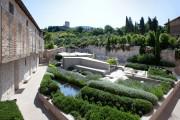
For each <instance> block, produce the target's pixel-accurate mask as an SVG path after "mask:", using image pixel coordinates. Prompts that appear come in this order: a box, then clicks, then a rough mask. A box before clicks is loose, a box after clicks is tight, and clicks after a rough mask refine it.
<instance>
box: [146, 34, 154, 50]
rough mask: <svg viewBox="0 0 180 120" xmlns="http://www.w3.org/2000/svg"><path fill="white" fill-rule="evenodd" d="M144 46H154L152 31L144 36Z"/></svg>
mask: <svg viewBox="0 0 180 120" xmlns="http://www.w3.org/2000/svg"><path fill="white" fill-rule="evenodd" d="M146 44H147V45H149V46H152V47H154V46H155V33H154V31H149V32H148V33H147V35H146Z"/></svg>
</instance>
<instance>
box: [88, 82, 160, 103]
mask: <svg viewBox="0 0 180 120" xmlns="http://www.w3.org/2000/svg"><path fill="white" fill-rule="evenodd" d="M88 86H90V87H93V88H97V89H100V90H103V91H107V92H110V93H113V94H116V95H121V96H127V97H131V98H139V99H145V100H148V101H150V102H151V103H152V104H156V103H157V101H158V98H157V97H156V96H155V95H154V94H152V93H149V92H146V91H143V90H138V89H134V88H130V87H127V86H123V85H117V84H115V83H111V82H106V81H91V82H89V84H88Z"/></svg>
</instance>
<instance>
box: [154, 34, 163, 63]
mask: <svg viewBox="0 0 180 120" xmlns="http://www.w3.org/2000/svg"><path fill="white" fill-rule="evenodd" d="M159 36H160V33H159V31H156V33H155V38H156V39H155V47H154V49H155V50H154V56H155V57H156V64H159V62H160V59H161V57H160V53H161V49H160V43H159Z"/></svg>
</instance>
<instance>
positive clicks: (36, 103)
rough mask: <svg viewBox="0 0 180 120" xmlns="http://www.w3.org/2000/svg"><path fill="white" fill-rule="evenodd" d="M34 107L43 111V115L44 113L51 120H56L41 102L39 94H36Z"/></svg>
mask: <svg viewBox="0 0 180 120" xmlns="http://www.w3.org/2000/svg"><path fill="white" fill-rule="evenodd" d="M34 105H35V106H36V107H37V108H39V109H41V111H42V113H44V114H45V115H46V117H47V118H48V119H49V120H55V117H54V116H53V115H52V114H51V112H50V111H47V110H46V108H45V107H44V106H43V104H42V103H41V102H40V101H39V98H38V93H37V94H36V97H35V100H34Z"/></svg>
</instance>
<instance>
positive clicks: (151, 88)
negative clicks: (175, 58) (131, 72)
mask: <svg viewBox="0 0 180 120" xmlns="http://www.w3.org/2000/svg"><path fill="white" fill-rule="evenodd" d="M117 83H118V84H120V85H125V86H128V87H131V88H135V89H141V90H144V91H147V92H150V93H153V94H154V95H156V96H157V97H158V99H159V100H160V99H162V98H163V95H164V94H166V93H167V92H168V91H169V90H170V89H171V85H170V84H169V83H160V84H157V85H154V84H149V83H141V82H140V81H137V80H132V79H129V80H118V82H117Z"/></svg>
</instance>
